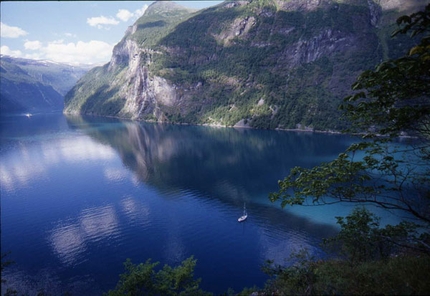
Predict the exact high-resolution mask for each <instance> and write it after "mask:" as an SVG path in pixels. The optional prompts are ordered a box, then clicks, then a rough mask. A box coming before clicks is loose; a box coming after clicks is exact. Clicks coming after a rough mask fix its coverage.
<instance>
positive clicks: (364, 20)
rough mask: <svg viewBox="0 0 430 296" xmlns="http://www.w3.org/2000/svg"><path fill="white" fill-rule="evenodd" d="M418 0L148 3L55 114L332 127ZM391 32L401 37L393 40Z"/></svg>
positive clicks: (394, 44)
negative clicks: (204, 5)
mask: <svg viewBox="0 0 430 296" xmlns="http://www.w3.org/2000/svg"><path fill="white" fill-rule="evenodd" d="M424 5H425V1H422V0H408V1H401V0H379V1H378V0H296V1H288V0H252V1H251V0H248V1H226V2H224V3H221V4H220V5H217V6H215V7H211V8H208V9H205V10H202V11H198V12H192V11H189V10H187V9H185V8H183V7H180V6H178V5H177V4H175V3H173V2H167V1H162V2H155V3H154V4H152V5H151V6H150V7H149V8H148V9H147V11H146V12H145V14H144V15H143V16H142V17H141V18H140V19H139V20H137V22H136V23H135V24H134V25H133V26H132V27H130V28H129V30H128V31H127V32H126V35H125V37H124V38H123V39H122V40H121V41H120V42H119V43H118V44H117V45H116V47H115V48H114V50H113V55H112V59H111V61H110V62H109V63H108V64H106V65H104V66H103V67H98V68H95V69H93V70H91V71H90V72H89V73H88V74H87V75H85V76H84V77H83V78H82V79H81V80H80V81H79V82H78V83H77V85H76V86H75V87H74V88H73V89H72V90H71V91H70V92H69V93H68V94H67V95H66V98H65V103H66V106H65V112H66V113H81V114H97V115H108V116H118V117H125V118H133V119H140V120H156V121H162V122H174V123H191V124H219V125H227V126H251V127H257V128H271V129H275V128H299V129H318V130H340V129H342V128H343V127H344V126H343V123H342V122H343V121H342V120H341V119H340V117H339V113H338V111H337V105H338V103H339V102H340V100H341V99H342V98H343V97H344V96H345V95H347V94H348V93H349V92H350V86H351V84H352V83H353V82H354V81H355V79H356V77H357V75H358V74H360V73H361V72H362V71H363V70H366V69H371V68H373V67H374V66H375V65H376V64H378V63H380V62H381V61H382V60H385V59H388V58H393V57H396V56H399V55H401V54H404V50H405V48H407V47H410V43H411V42H413V41H411V40H410V39H407V37H404V36H403V37H397V39H396V40H392V39H390V33H391V32H392V31H393V30H394V29H395V26H394V23H395V20H396V18H397V17H398V16H400V15H403V14H407V13H410V12H411V11H417V10H419V9H421V8H422V7H423V6H424ZM400 38H403V39H402V40H400Z"/></svg>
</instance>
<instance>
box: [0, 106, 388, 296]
mask: <svg viewBox="0 0 430 296" xmlns="http://www.w3.org/2000/svg"><path fill="white" fill-rule="evenodd" d="M351 141H352V138H350V137H348V136H343V135H329V134H314V133H296V132H281V131H261V130H250V129H233V128H214V127H202V126H177V125H167V124H165V125H163V124H150V123H141V122H132V121H120V120H116V119H108V118H97V117H65V116H63V115H62V114H51V115H34V116H31V117H26V116H9V117H1V150H0V181H1V247H2V253H4V252H7V251H10V252H11V253H10V255H9V256H8V258H9V259H11V260H14V261H15V264H13V265H12V266H10V267H8V268H7V269H6V270H5V272H4V275H2V277H3V278H5V279H6V280H7V283H6V284H5V285H2V291H3V292H4V291H5V289H6V288H7V287H13V288H15V289H18V290H19V291H20V292H21V293H28V294H36V292H37V291H40V290H45V291H48V292H50V293H52V294H53V295H57V294H61V293H64V292H66V291H68V292H71V293H72V294H73V295H100V294H101V293H102V292H106V291H108V290H109V289H112V288H114V287H115V285H116V283H117V281H118V279H119V277H118V275H119V274H120V273H122V272H123V262H124V261H125V260H126V259H127V258H131V260H132V261H133V262H134V263H140V262H145V261H146V260H147V259H148V258H151V259H152V261H159V262H161V266H162V265H164V264H170V265H172V266H173V265H176V264H178V263H180V262H181V261H183V260H184V259H186V258H188V257H189V256H191V255H193V256H194V257H195V258H196V259H197V260H198V261H197V267H196V270H195V275H196V277H199V278H202V283H201V287H202V288H203V289H205V290H207V291H211V292H214V293H216V294H218V293H222V292H226V291H227V289H228V288H232V289H234V290H235V291H241V290H242V288H243V287H246V286H248V287H250V286H254V285H257V286H260V287H262V286H263V285H264V282H265V280H266V279H267V277H266V276H265V275H264V273H262V272H261V269H260V268H261V266H262V264H263V263H264V262H265V261H266V260H269V259H271V260H275V262H276V263H279V264H283V263H285V262H286V261H285V259H286V258H288V256H289V255H290V254H291V252H293V251H294V250H299V249H300V248H302V247H304V248H307V249H308V250H309V252H310V253H311V254H313V255H315V256H323V253H322V251H321V250H320V247H319V244H320V242H321V239H322V238H324V237H329V236H332V235H334V234H336V232H337V230H338V228H337V226H336V224H335V221H336V220H335V218H334V217H335V216H346V215H347V214H349V212H350V211H351V209H352V205H345V206H340V205H334V206H319V207H293V208H291V207H289V208H286V209H281V208H280V206H279V204H272V203H270V202H269V200H268V194H269V193H270V192H274V191H276V190H277V181H278V180H279V179H282V178H283V177H284V176H286V175H287V174H288V172H289V170H290V169H291V168H292V167H294V166H305V167H310V166H314V165H317V164H318V163H320V162H322V161H329V160H332V159H333V158H335V157H336V156H337V155H338V154H339V153H340V152H342V151H344V149H345V148H346V147H347V146H348V145H349V144H350V143H351ZM244 203H246V207H247V211H248V219H247V220H246V221H245V222H244V223H238V222H237V218H238V217H239V216H240V215H241V214H242V210H243V206H244ZM376 213H377V214H378V215H380V216H381V215H383V213H378V212H376ZM384 219H385V220H384V222H385V223H395V222H396V221H395V220H392V219H395V218H392V217H391V218H388V217H385V218H384Z"/></svg>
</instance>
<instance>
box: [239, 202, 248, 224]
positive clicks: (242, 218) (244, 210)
mask: <svg viewBox="0 0 430 296" xmlns="http://www.w3.org/2000/svg"><path fill="white" fill-rule="evenodd" d="M246 218H248V214H247V213H246V206H245V204H243V215H242V216H240V217H239V219H237V221H239V222H243V221H245V220H246Z"/></svg>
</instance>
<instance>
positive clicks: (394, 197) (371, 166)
mask: <svg viewBox="0 0 430 296" xmlns="http://www.w3.org/2000/svg"><path fill="white" fill-rule="evenodd" d="M429 16H430V5H428V6H427V7H426V9H425V11H424V12H422V13H416V14H413V15H411V17H403V18H400V19H399V23H400V24H401V23H403V22H404V21H406V23H407V24H408V25H407V26H406V27H405V29H404V30H401V31H400V32H402V33H404V32H410V31H411V30H412V34H414V32H419V33H422V34H424V36H423V37H422V39H421V43H420V45H418V46H415V47H413V48H412V49H411V50H410V51H409V53H408V54H406V55H405V56H404V57H400V58H398V59H396V60H391V61H388V62H383V63H382V64H380V65H379V66H377V67H376V69H375V70H374V71H365V72H364V73H363V74H362V75H361V76H360V77H359V78H358V79H357V82H356V83H355V84H354V86H353V88H354V89H355V90H362V91H361V92H357V93H355V94H354V95H352V96H348V97H346V98H345V100H344V103H343V104H342V105H341V109H342V110H343V111H344V112H345V114H346V117H347V119H350V120H351V122H352V125H351V126H352V127H354V128H356V129H354V130H355V131H357V130H358V131H363V130H366V134H365V135H364V139H367V140H366V141H360V142H359V143H357V144H353V145H351V146H350V147H349V148H348V149H347V150H346V151H345V153H341V154H340V155H339V156H338V158H336V159H335V160H333V161H331V162H328V163H323V164H321V165H320V166H317V167H314V168H311V169H307V168H299V167H297V168H294V169H293V170H291V172H290V175H289V176H287V177H286V178H285V179H284V180H282V181H279V186H280V190H279V191H278V192H276V193H272V194H271V195H270V198H271V200H272V201H276V200H279V199H281V200H282V203H281V204H282V206H285V205H294V204H304V203H305V202H306V201H307V198H308V197H311V198H312V201H313V202H314V203H335V202H344V201H348V202H362V203H373V204H376V205H378V206H381V207H383V208H387V209H398V210H402V211H405V212H408V213H410V214H412V215H413V216H414V217H415V218H416V219H417V220H418V221H420V222H421V223H422V225H423V226H424V227H425V229H427V230H426V231H428V225H429V223H430V211H429V204H430V163H429V160H430V149H429V148H430V147H429V140H430V139H429V119H430V117H429V116H430V115H429V114H430V109H429V108H430V96H429V95H430V94H429V85H430V84H429V79H430V76H429V73H430V72H429V70H430V68H429V67H430V64H429V61H430V59H429V50H430V46H429V45H428V39H429V36H428V34H429V33H430V30H429V27H428V26H429V22H428V18H429ZM420 20H421V21H420ZM409 21H410V22H409ZM409 24H410V26H409ZM424 27H427V28H426V29H425V30H424ZM350 131H351V129H350ZM405 133H407V134H411V135H413V136H415V137H416V138H417V139H416V140H411V141H404V144H407V145H403V146H402V147H401V148H400V146H397V145H396V143H395V137H397V136H399V135H402V134H405ZM381 134H382V135H384V136H385V137H378V136H379V135H381ZM421 243H422V244H423V245H424V246H426V249H427V250H428V251H430V246H429V245H428V241H427V242H426V240H425V239H423V240H422V241H421Z"/></svg>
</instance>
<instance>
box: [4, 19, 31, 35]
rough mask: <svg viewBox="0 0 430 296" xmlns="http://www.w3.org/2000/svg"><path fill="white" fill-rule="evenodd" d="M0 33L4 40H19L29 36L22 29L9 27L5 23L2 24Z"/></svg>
mask: <svg viewBox="0 0 430 296" xmlns="http://www.w3.org/2000/svg"><path fill="white" fill-rule="evenodd" d="M0 32H1V33H0V34H1V37H3V38H18V37H21V36H25V35H27V34H28V33H27V32H26V31H24V30H23V29H21V28H18V27H12V26H8V25H6V24H3V23H0Z"/></svg>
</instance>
